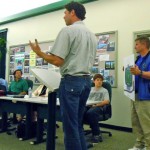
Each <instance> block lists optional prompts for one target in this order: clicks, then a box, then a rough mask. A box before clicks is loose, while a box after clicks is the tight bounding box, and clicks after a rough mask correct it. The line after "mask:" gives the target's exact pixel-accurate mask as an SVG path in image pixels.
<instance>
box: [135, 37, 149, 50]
mask: <svg viewBox="0 0 150 150" xmlns="http://www.w3.org/2000/svg"><path fill="white" fill-rule="evenodd" d="M135 41H139V42H140V43H145V44H146V47H147V48H148V49H149V48H150V40H149V38H148V37H146V36H141V37H138V38H136V39H135Z"/></svg>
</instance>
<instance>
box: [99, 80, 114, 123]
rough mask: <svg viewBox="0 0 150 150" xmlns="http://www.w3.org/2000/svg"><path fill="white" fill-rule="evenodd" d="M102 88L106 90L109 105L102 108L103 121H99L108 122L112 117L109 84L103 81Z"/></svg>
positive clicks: (110, 88)
mask: <svg viewBox="0 0 150 150" xmlns="http://www.w3.org/2000/svg"><path fill="white" fill-rule="evenodd" d="M102 86H103V87H104V88H105V89H107V90H108V94H109V100H110V104H108V105H105V106H103V113H104V114H103V119H100V120H101V121H104V120H108V119H109V118H111V116H112V107H111V98H112V87H111V85H110V83H109V82H107V81H104V82H103V84H102Z"/></svg>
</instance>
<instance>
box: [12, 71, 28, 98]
mask: <svg viewBox="0 0 150 150" xmlns="http://www.w3.org/2000/svg"><path fill="white" fill-rule="evenodd" d="M13 75H14V81H12V82H11V84H10V86H9V93H12V94H16V95H25V94H27V91H28V83H27V81H26V80H25V79H22V71H21V70H15V71H14V73H13Z"/></svg>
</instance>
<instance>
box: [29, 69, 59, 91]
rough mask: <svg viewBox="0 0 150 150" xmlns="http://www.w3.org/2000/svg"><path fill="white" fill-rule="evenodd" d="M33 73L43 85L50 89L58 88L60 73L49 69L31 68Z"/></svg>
mask: <svg viewBox="0 0 150 150" xmlns="http://www.w3.org/2000/svg"><path fill="white" fill-rule="evenodd" d="M31 72H32V73H33V75H34V76H35V77H36V78H37V79H38V80H39V81H40V82H41V83H42V84H44V85H46V86H47V87H48V88H49V90H50V91H54V90H55V89H58V88H59V84H60V79H61V75H60V73H58V72H55V71H53V70H51V69H39V68H34V69H31Z"/></svg>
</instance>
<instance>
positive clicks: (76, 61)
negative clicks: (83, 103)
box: [51, 21, 97, 76]
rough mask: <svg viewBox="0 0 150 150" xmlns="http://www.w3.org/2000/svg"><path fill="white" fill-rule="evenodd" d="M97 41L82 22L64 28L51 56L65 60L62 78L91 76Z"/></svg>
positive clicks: (61, 69) (61, 71)
mask: <svg viewBox="0 0 150 150" xmlns="http://www.w3.org/2000/svg"><path fill="white" fill-rule="evenodd" d="M96 46H97V39H96V36H95V35H94V34H93V33H92V32H90V31H89V30H88V29H87V28H86V26H85V25H84V23H83V22H82V21H77V22H75V23H74V24H72V25H70V26H66V27H64V28H63V29H62V30H61V31H60V32H59V34H58V36H57V38H56V40H55V43H54V46H53V47H52V50H51V54H54V55H56V56H59V57H61V58H62V59H64V64H63V65H62V66H61V67H60V73H61V75H62V76H65V75H67V74H68V75H73V76H80V75H86V74H90V70H91V67H92V66H93V63H94V59H95V56H96Z"/></svg>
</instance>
